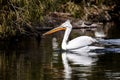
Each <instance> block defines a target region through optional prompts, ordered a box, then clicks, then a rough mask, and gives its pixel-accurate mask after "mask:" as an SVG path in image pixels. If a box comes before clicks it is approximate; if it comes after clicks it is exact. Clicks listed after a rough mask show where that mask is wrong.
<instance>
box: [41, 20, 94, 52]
mask: <svg viewBox="0 0 120 80" xmlns="http://www.w3.org/2000/svg"><path fill="white" fill-rule="evenodd" d="M60 30H65V33H64V37H63V40H62V46H61V47H62V49H63V50H75V49H80V48H83V47H86V46H88V45H90V44H92V43H94V42H96V40H95V39H93V38H92V37H89V36H80V37H77V38H74V39H72V40H71V41H68V38H69V35H70V32H71V30H72V25H71V23H70V20H67V21H65V22H64V23H63V24H61V25H60V26H59V27H57V28H54V29H52V30H50V31H48V32H46V33H44V34H43V36H45V35H48V34H52V33H54V32H57V31H60Z"/></svg>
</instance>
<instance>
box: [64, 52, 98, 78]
mask: <svg viewBox="0 0 120 80" xmlns="http://www.w3.org/2000/svg"><path fill="white" fill-rule="evenodd" d="M96 61H97V57H95V56H94V58H93V57H90V56H83V55H80V54H77V53H69V52H63V53H62V62H63V65H64V74H65V76H64V77H65V79H68V78H71V77H72V76H71V75H72V71H73V70H74V71H77V72H80V71H81V72H82V73H79V74H78V73H77V75H79V76H80V77H85V76H88V75H89V74H87V72H91V70H92V68H91V66H92V65H93V63H94V62H96ZM69 62H71V64H69ZM70 65H79V67H74V66H70ZM82 70H83V71H84V72H83V71H82Z"/></svg>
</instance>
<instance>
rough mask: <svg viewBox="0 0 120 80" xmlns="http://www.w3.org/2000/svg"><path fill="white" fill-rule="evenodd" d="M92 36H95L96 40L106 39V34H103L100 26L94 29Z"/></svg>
mask: <svg viewBox="0 0 120 80" xmlns="http://www.w3.org/2000/svg"><path fill="white" fill-rule="evenodd" d="M94 34H95V37H98V38H104V37H106V34H105V32H104V31H103V29H102V26H100V27H98V28H96V30H95V33H94Z"/></svg>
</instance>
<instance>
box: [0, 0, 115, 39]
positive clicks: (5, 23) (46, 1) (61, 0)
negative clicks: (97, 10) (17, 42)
mask: <svg viewBox="0 0 120 80" xmlns="http://www.w3.org/2000/svg"><path fill="white" fill-rule="evenodd" d="M116 1H117V0H116ZM88 2H89V3H91V4H92V2H91V1H90V0H82V1H81V0H80V1H78V0H0V38H1V39H6V38H8V37H11V36H16V35H18V34H25V33H26V32H27V29H28V28H29V29H33V28H34V27H35V26H36V25H39V24H43V23H44V17H45V16H46V15H48V14H49V13H50V12H63V13H70V14H71V15H72V16H73V17H74V18H83V15H84V14H85V11H84V7H85V6H86V4H87V3H88ZM110 2H112V1H111V0H110ZM103 3H106V4H108V3H107V2H106V0H94V3H93V4H97V5H102V4H103Z"/></svg>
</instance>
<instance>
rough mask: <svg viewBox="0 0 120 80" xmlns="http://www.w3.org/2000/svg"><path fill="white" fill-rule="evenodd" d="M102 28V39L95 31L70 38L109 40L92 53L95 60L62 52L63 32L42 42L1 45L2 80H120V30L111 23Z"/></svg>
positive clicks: (30, 40) (77, 32) (104, 41)
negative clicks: (86, 37) (84, 36)
mask: <svg viewBox="0 0 120 80" xmlns="http://www.w3.org/2000/svg"><path fill="white" fill-rule="evenodd" d="M101 28H102V29H101ZM101 28H100V29H99V30H98V31H100V32H99V33H101V34H102V36H101V35H98V33H96V34H95V31H97V30H96V29H92V30H89V29H88V30H87V31H85V30H73V31H72V33H71V36H70V39H72V38H74V37H76V36H78V35H89V36H92V37H105V36H106V38H110V39H105V40H103V41H101V43H103V44H102V45H101V44H99V45H97V46H100V47H101V46H102V47H104V48H105V49H104V50H99V51H94V52H91V53H93V54H99V55H93V56H90V55H87V56H84V55H80V54H77V53H71V52H64V51H62V50H61V49H60V44H61V41H62V37H63V34H64V33H63V32H59V33H56V34H53V35H51V36H47V37H44V38H42V39H41V40H40V41H37V40H36V39H27V40H24V41H21V42H13V43H9V42H8V43H5V42H4V43H2V42H1V47H0V80H120V54H119V53H120V49H119V48H120V40H119V39H120V35H119V34H120V27H118V26H114V27H113V24H112V23H111V24H106V25H105V26H104V27H101ZM104 33H105V34H104ZM116 38H117V39H116Z"/></svg>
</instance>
